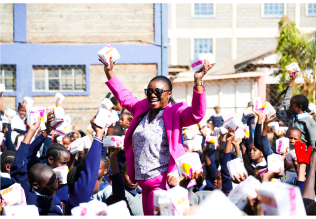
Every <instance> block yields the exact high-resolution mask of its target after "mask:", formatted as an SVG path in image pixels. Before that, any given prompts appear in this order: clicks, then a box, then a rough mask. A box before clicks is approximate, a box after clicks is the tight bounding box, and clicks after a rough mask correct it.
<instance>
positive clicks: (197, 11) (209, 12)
mask: <svg viewBox="0 0 316 219" xmlns="http://www.w3.org/2000/svg"><path fill="white" fill-rule="evenodd" d="M214 12H215V10H214V4H213V3H194V17H214V16H215V13H214Z"/></svg>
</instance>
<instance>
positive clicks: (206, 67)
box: [194, 59, 215, 82]
mask: <svg viewBox="0 0 316 219" xmlns="http://www.w3.org/2000/svg"><path fill="white" fill-rule="evenodd" d="M214 65H215V63H214V64H210V62H209V61H208V60H206V59H204V67H203V68H202V69H201V70H200V71H198V72H195V73H194V81H195V82H200V81H201V80H202V78H203V77H204V75H206V73H207V72H208V71H209V70H210V69H211V68H213V66H214Z"/></svg>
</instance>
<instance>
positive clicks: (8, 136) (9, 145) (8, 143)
mask: <svg viewBox="0 0 316 219" xmlns="http://www.w3.org/2000/svg"><path fill="white" fill-rule="evenodd" d="M11 132H12V129H11V124H8V131H7V132H6V133H5V144H6V150H9V151H16V150H15V145H14V144H13V142H12V139H11Z"/></svg>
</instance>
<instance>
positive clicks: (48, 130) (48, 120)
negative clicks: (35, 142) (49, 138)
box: [46, 112, 55, 134]
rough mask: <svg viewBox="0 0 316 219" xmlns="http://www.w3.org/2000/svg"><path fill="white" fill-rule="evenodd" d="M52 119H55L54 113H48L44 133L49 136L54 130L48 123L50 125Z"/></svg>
mask: <svg viewBox="0 0 316 219" xmlns="http://www.w3.org/2000/svg"><path fill="white" fill-rule="evenodd" d="M54 119H55V115H54V113H53V112H49V113H48V114H47V122H46V132H47V133H48V134H49V133H50V132H51V131H53V130H54V128H53V127H51V126H50V123H51V122H52V121H54Z"/></svg>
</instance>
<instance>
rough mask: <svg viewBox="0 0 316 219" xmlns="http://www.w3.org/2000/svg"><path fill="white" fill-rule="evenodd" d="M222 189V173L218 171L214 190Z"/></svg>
mask: <svg viewBox="0 0 316 219" xmlns="http://www.w3.org/2000/svg"><path fill="white" fill-rule="evenodd" d="M220 188H222V175H221V171H218V172H217V174H216V178H215V180H214V189H220Z"/></svg>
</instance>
